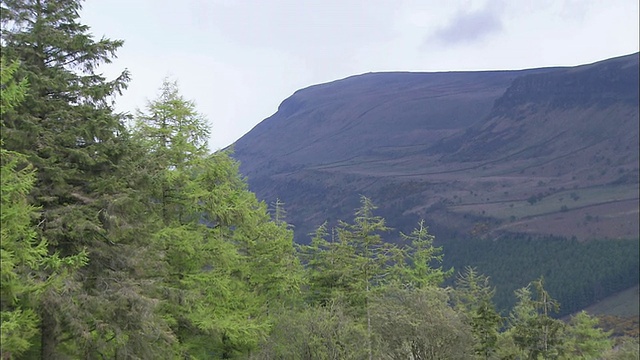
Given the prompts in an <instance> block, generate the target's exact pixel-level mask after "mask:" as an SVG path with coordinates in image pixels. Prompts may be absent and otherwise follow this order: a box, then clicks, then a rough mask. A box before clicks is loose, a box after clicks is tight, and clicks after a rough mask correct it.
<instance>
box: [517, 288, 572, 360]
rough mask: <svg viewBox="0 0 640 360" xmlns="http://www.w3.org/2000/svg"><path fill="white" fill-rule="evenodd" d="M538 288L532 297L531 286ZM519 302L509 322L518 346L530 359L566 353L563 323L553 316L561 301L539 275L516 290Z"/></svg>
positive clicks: (552, 356) (552, 357)
mask: <svg viewBox="0 0 640 360" xmlns="http://www.w3.org/2000/svg"><path fill="white" fill-rule="evenodd" d="M531 287H533V288H534V290H535V293H534V295H535V296H532V291H531V290H530V288H531ZM516 296H517V297H518V303H517V304H516V306H515V307H514V309H513V311H512V313H511V316H510V319H509V322H510V327H511V328H510V329H509V334H510V335H511V337H512V338H513V341H514V343H515V345H516V346H517V347H518V348H519V349H520V350H521V351H522V352H523V353H524V354H525V356H526V357H527V358H528V359H538V358H542V359H545V360H546V359H558V358H560V357H561V356H562V354H563V341H564V340H563V337H562V331H563V328H564V324H563V323H562V322H561V321H560V320H557V319H554V318H552V317H551V314H552V313H554V312H557V311H558V308H559V304H558V302H557V301H556V300H554V299H553V298H551V296H549V293H548V292H547V291H546V290H545V289H544V280H543V278H540V279H538V280H535V281H533V282H531V283H530V284H529V285H528V286H527V287H525V288H522V289H519V290H517V291H516Z"/></svg>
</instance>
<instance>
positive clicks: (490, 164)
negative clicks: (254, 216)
mask: <svg viewBox="0 0 640 360" xmlns="http://www.w3.org/2000/svg"><path fill="white" fill-rule="evenodd" d="M235 157H236V158H237V159H238V160H240V161H241V172H242V173H243V174H245V175H246V176H248V179H249V183H250V186H251V189H252V190H253V191H255V192H256V193H257V194H258V196H259V197H260V198H262V199H264V200H265V201H267V202H271V201H274V200H275V199H276V198H280V199H281V200H282V201H284V202H285V203H286V204H287V209H288V210H289V214H290V215H289V221H290V222H291V223H292V224H293V225H295V226H296V229H297V233H296V238H297V239H298V241H303V242H304V241H306V240H307V237H306V234H307V233H308V232H309V231H311V230H312V229H313V227H314V226H317V225H318V224H320V223H322V222H323V221H325V220H327V219H328V220H332V219H333V220H335V219H337V218H345V217H347V216H348V214H349V213H350V211H351V210H352V209H353V208H354V207H355V206H356V205H357V199H358V196H359V194H364V195H367V196H369V197H371V198H372V199H374V200H375V201H376V202H377V203H378V204H379V205H380V207H381V209H380V211H381V213H382V214H383V215H384V216H386V217H387V218H388V219H389V223H390V225H391V226H394V227H397V228H400V229H402V230H406V229H407V228H408V227H409V226H410V225H412V224H413V223H414V221H415V220H416V219H417V218H419V217H421V218H426V219H427V221H428V222H429V223H430V224H431V227H432V230H433V231H434V232H435V233H436V236H445V237H447V236H466V235H469V234H470V233H472V232H473V233H474V235H475V236H479V235H480V236H493V235H497V234H499V233H502V232H505V231H506V232H513V233H529V234H534V235H535V234H540V235H555V236H566V237H573V236H575V237H576V238H578V239H591V238H637V237H638V54H634V55H628V56H624V57H620V58H615V59H610V60H606V61H602V62H598V63H595V64H590V65H584V66H578V67H573V68H549V69H535V70H523V71H502V72H499V71H498V72H450V73H381V74H364V75H359V76H354V77H350V78H347V79H343V80H339V81H335V82H331V83H328V84H321V85H315V86H311V87H309V88H307V89H303V90H299V91H297V92H296V93H295V94H294V95H292V96H291V97H290V98H288V99H286V100H285V101H284V102H283V103H282V104H281V106H280V108H279V110H278V112H276V113H275V114H274V115H273V116H271V117H270V118H268V119H266V120H264V121H263V122H262V123H260V124H259V125H258V126H256V127H255V128H254V129H253V130H252V131H250V132H249V133H248V134H246V135H245V136H244V137H242V138H241V139H240V140H238V142H237V143H236V144H235ZM478 229H481V231H478ZM492 234H493V235H492Z"/></svg>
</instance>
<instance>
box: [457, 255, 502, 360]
mask: <svg viewBox="0 0 640 360" xmlns="http://www.w3.org/2000/svg"><path fill="white" fill-rule="evenodd" d="M494 294H495V288H493V287H491V286H490V285H489V278H488V277H487V276H485V275H482V274H478V273H477V272H476V271H475V269H473V268H471V267H467V268H465V270H464V272H462V273H460V274H459V275H458V278H457V279H456V286H455V291H454V294H453V298H454V302H455V305H456V308H457V309H458V310H459V311H460V312H461V314H463V315H464V320H465V322H466V323H467V324H468V325H469V326H470V327H471V333H472V335H473V338H474V352H475V354H476V355H477V356H478V357H479V358H481V359H490V358H491V357H492V356H493V354H494V353H495V352H496V349H497V341H498V331H499V330H500V327H501V326H502V317H501V316H500V315H499V314H498V312H497V311H496V309H495V306H494V304H493V295H494Z"/></svg>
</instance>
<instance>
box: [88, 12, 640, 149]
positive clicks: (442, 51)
mask: <svg viewBox="0 0 640 360" xmlns="http://www.w3.org/2000/svg"><path fill="white" fill-rule="evenodd" d="M638 3H639V2H638V0H406V1H404V0H366V1H365V0H251V1H249V0H245V1H243V0H180V1H175V0H172V1H169V0H109V1H106V0H88V1H86V2H85V3H84V4H83V10H82V12H81V14H80V16H81V22H82V23H84V24H86V25H89V26H90V27H91V30H90V32H92V33H93V35H94V36H95V37H96V38H97V39H99V38H101V37H103V36H105V37H107V38H110V39H121V40H124V41H125V44H124V46H123V47H122V48H121V49H120V50H119V51H118V53H117V56H118V58H117V59H116V60H114V62H113V63H112V64H109V65H105V66H103V67H101V68H100V69H99V72H102V73H103V74H104V75H106V76H107V77H108V78H113V77H115V76H117V75H118V74H119V73H120V72H121V71H122V70H124V69H125V68H126V69H128V70H129V71H130V73H131V76H132V80H131V82H130V85H129V89H128V90H127V91H126V92H125V93H124V95H123V96H122V97H120V98H118V99H117V103H116V104H117V105H116V109H117V110H118V111H123V112H131V113H134V112H135V110H136V109H144V107H145V105H146V104H147V102H148V101H149V100H153V99H155V98H156V96H157V94H158V89H159V87H160V85H161V84H162V81H163V79H165V78H167V77H169V78H170V79H172V80H177V81H178V84H179V86H180V91H181V93H182V94H183V95H184V97H185V98H187V99H189V100H193V101H194V102H195V103H196V107H197V110H198V111H199V112H200V113H202V114H203V115H205V117H206V118H207V119H208V121H209V123H210V126H211V129H212V130H211V139H210V141H209V147H210V149H211V150H213V151H215V150H218V149H221V148H224V147H226V146H228V145H230V144H232V143H233V142H235V141H236V140H237V139H239V138H240V137H241V136H242V135H244V134H245V133H247V132H248V131H249V130H251V129H252V128H253V127H254V126H255V125H257V124H258V123H259V122H261V121H262V120H264V119H265V118H267V117H269V116H271V115H273V114H274V113H275V112H276V111H277V109H278V105H279V104H280V103H281V102H282V101H283V100H284V99H286V98H287V97H289V96H291V95H292V94H293V93H294V92H295V91H296V90H298V89H301V88H305V87H308V86H311V85H314V84H320V83H326V82H330V81H333V80H337V79H341V78H345V77H348V76H351V75H357V74H362V73H367V72H381V71H416V72H433V71H467V70H506V69H525V68H537V67H548V66H575V65H581V64H587V63H592V62H595V61H599V60H604V59H607V58H611V57H615V56H621V55H627V54H631V53H635V52H638V48H639V43H640V39H639V35H638V34H639V33H640V28H639V13H640V11H639V5H638Z"/></svg>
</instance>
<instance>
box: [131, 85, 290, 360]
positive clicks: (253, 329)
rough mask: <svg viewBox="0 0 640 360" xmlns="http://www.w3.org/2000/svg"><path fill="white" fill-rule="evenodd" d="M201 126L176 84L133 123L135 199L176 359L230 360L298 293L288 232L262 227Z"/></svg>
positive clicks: (261, 208) (228, 163)
mask: <svg viewBox="0 0 640 360" xmlns="http://www.w3.org/2000/svg"><path fill="white" fill-rule="evenodd" d="M207 136H208V126H207V123H206V120H205V119H204V117H203V116H202V115H200V114H199V113H198V112H197V111H196V109H195V104H194V103H193V102H191V101H188V100H185V99H184V98H183V97H182V96H181V95H180V93H179V90H178V86H177V83H176V82H172V81H169V80H165V81H164V82H163V85H162V87H161V90H160V94H159V96H158V98H157V99H155V100H153V101H150V102H149V103H148V105H147V108H146V109H145V111H139V112H138V115H137V118H136V127H135V129H134V138H135V139H137V142H138V143H141V144H143V146H144V147H145V149H146V156H144V157H141V158H140V159H139V163H138V165H137V168H138V169H139V171H138V174H139V176H138V178H137V179H138V181H139V184H138V185H137V187H138V188H139V190H140V191H139V193H138V196H139V201H140V202H142V203H146V204H148V212H147V217H148V219H147V223H148V224H149V227H148V232H149V237H150V239H151V243H152V247H153V248H154V249H155V251H156V252H157V253H158V254H159V257H160V258H161V259H162V261H161V263H160V264H159V267H158V269H157V276H158V277H159V278H161V279H162V280H161V281H160V282H159V283H158V288H157V295H158V297H160V298H161V300H162V305H161V312H162V313H163V314H164V317H165V318H166V319H168V322H169V325H170V327H171V329H172V332H173V333H174V334H175V336H176V338H177V340H178V343H177V345H178V349H177V350H178V353H179V354H180V356H191V357H198V358H212V357H213V358H230V357H232V356H236V355H238V354H242V353H246V352H247V351H249V350H250V349H252V348H254V347H255V346H256V345H257V343H258V341H259V340H260V339H261V338H262V337H263V336H265V335H266V333H267V332H268V327H269V314H270V313H271V312H272V311H273V310H274V308H277V306H278V305H280V304H284V303H286V302H287V301H291V298H290V297H291V296H292V294H293V293H295V292H296V291H297V289H298V286H299V283H298V281H299V279H298V275H297V274H299V273H300V269H299V264H298V263H297V259H295V256H294V251H293V250H294V248H293V235H292V234H291V231H290V230H288V229H287V228H286V224H285V223H280V224H277V223H275V222H272V221H271V220H270V217H269V214H268V212H267V208H266V206H265V205H264V204H262V203H259V202H258V201H257V199H256V198H255V196H254V195H253V194H252V193H251V192H249V191H248V190H247V186H246V183H245V182H244V180H243V179H242V178H241V177H240V175H239V173H238V166H237V164H236V163H235V162H234V161H233V160H232V159H231V158H230V157H229V156H228V154H227V153H225V152H218V153H214V154H209V152H208V150H207V148H206V139H207Z"/></svg>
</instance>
